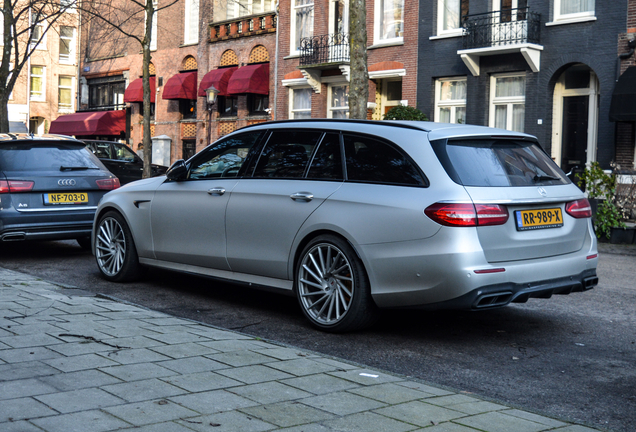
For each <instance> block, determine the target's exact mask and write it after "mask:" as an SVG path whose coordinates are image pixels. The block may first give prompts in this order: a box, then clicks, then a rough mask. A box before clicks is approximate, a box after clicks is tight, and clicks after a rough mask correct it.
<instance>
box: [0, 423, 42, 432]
mask: <svg viewBox="0 0 636 432" xmlns="http://www.w3.org/2000/svg"><path fill="white" fill-rule="evenodd" d="M0 430H1V431H2V432H42V429H40V428H39V427H37V426H33V425H32V424H31V423H27V422H26V421H24V420H20V421H12V422H8V423H0Z"/></svg>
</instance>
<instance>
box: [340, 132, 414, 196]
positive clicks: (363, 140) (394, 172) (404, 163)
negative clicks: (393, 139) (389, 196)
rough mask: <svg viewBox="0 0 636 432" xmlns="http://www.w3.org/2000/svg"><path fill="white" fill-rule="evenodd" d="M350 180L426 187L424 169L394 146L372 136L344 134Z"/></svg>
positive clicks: (348, 177) (348, 178)
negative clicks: (422, 172)
mask: <svg viewBox="0 0 636 432" xmlns="http://www.w3.org/2000/svg"><path fill="white" fill-rule="evenodd" d="M344 145H345V155H346V162H347V180H350V181H361V182H373V183H384V184H401V185H414V186H426V183H425V180H424V178H423V176H422V174H421V173H420V170H419V169H418V168H417V167H416V166H415V165H414V163H413V162H411V160H410V159H409V158H407V157H406V156H405V155H404V154H402V153H401V152H400V151H398V150H397V149H396V148H394V147H393V146H391V145H390V144H388V143H386V142H383V141H379V140H376V139H373V138H368V137H359V136H355V135H344Z"/></svg>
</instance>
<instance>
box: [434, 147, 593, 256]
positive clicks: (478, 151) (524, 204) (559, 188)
mask: <svg viewBox="0 0 636 432" xmlns="http://www.w3.org/2000/svg"><path fill="white" fill-rule="evenodd" d="M433 146H434V148H436V151H437V152H438V155H439V154H440V150H441V148H442V147H443V149H444V153H443V154H444V155H446V156H447V158H444V157H442V158H441V160H442V161H443V164H444V165H445V168H447V171H448V172H449V174H450V175H451V177H454V180H455V181H457V182H458V183H461V184H463V185H464V187H465V189H466V191H467V192H468V194H469V195H470V197H471V198H472V200H473V203H474V204H497V205H502V206H505V207H506V208H507V209H508V212H509V215H510V217H509V219H508V221H507V222H506V223H505V224H503V225H494V226H480V227H477V232H478V236H479V240H480V242H481V246H482V248H483V250H484V253H485V255H486V259H487V260H488V261H489V262H501V261H515V260H524V259H533V258H543V257H550V256H555V255H562V254H567V253H571V252H575V251H578V250H580V249H581V247H582V246H583V243H584V240H585V235H586V232H587V230H588V224H589V221H588V219H577V218H574V217H572V216H570V215H569V214H568V213H567V212H566V204H567V203H569V202H572V201H576V200H578V199H581V198H583V197H584V196H583V194H582V192H581V191H580V190H579V189H578V188H577V187H576V186H575V185H573V184H572V183H571V182H570V181H569V180H568V179H567V177H566V176H565V174H563V172H562V171H561V170H560V169H559V168H558V167H557V166H556V164H555V163H554V162H553V161H552V160H551V159H550V158H549V157H548V156H547V155H546V154H545V152H543V150H541V148H540V147H539V146H538V145H537V144H536V143H533V142H529V141H523V140H515V139H505V138H498V139H493V138H488V139H460V140H448V142H447V143H446V144H445V145H441V144H440V143H434V144H433ZM444 159H445V161H444Z"/></svg>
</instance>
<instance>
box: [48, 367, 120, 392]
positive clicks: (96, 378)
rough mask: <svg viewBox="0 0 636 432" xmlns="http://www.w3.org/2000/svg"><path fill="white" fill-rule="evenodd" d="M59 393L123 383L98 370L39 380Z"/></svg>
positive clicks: (57, 375) (58, 375)
mask: <svg viewBox="0 0 636 432" xmlns="http://www.w3.org/2000/svg"><path fill="white" fill-rule="evenodd" d="M38 379H39V380H40V381H42V382H45V383H47V384H49V385H51V386H53V387H55V388H56V389H57V390H58V391H63V392H66V391H71V390H80V389H83V388H90V387H100V386H103V385H108V384H116V383H120V382H121V381H120V380H119V379H117V378H114V377H112V376H110V375H107V374H105V373H103V372H100V371H99V370H97V369H87V370H83V371H79V372H69V373H65V374H56V375H50V376H44V377H40V378H38Z"/></svg>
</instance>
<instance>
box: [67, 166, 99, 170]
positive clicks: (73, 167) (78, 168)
mask: <svg viewBox="0 0 636 432" xmlns="http://www.w3.org/2000/svg"><path fill="white" fill-rule="evenodd" d="M89 169H98V168H94V167H87V166H64V165H62V166H61V167H60V171H83V170H89Z"/></svg>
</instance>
